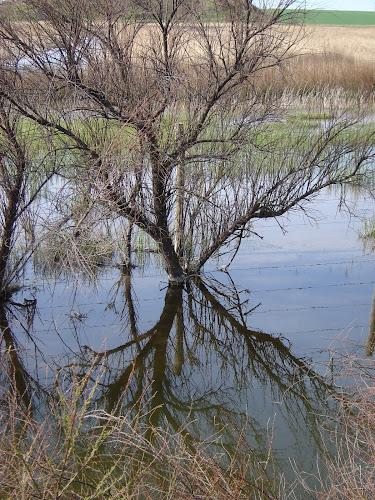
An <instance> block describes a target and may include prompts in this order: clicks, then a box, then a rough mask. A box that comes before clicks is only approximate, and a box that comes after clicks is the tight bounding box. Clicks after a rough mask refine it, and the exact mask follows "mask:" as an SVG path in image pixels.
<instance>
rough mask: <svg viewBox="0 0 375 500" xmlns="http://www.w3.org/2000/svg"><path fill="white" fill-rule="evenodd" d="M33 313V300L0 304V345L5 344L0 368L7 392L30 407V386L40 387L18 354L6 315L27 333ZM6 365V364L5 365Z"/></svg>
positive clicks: (16, 344)
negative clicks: (23, 319) (5, 381)
mask: <svg viewBox="0 0 375 500" xmlns="http://www.w3.org/2000/svg"><path fill="white" fill-rule="evenodd" d="M20 313H22V314H23V315H24V316H26V325H24V324H23V321H22V320H21V318H20ZM34 314H35V301H33V300H31V301H27V300H25V303H24V304H18V303H14V302H9V303H8V305H7V306H5V305H4V304H1V305H0V330H1V337H0V345H1V344H2V343H4V344H5V350H1V369H2V370H4V372H5V376H6V378H7V379H8V384H7V385H8V386H9V392H11V391H15V392H16V395H17V396H19V397H20V398H21V400H22V403H23V404H24V406H25V408H29V407H30V403H31V400H32V387H33V390H35V388H38V389H40V385H39V383H38V382H37V381H36V380H35V379H34V378H33V377H32V376H31V375H30V373H29V372H28V370H27V369H26V367H25V366H24V363H23V361H22V357H21V355H20V352H19V351H20V347H19V345H18V343H17V341H16V339H15V337H14V335H13V333H12V330H11V325H10V323H9V319H8V315H10V316H11V318H12V319H13V320H14V321H17V322H18V323H19V324H20V325H21V327H22V328H23V330H24V331H25V332H27V333H29V329H30V328H31V326H32V321H33V318H34ZM7 365H8V366H7Z"/></svg>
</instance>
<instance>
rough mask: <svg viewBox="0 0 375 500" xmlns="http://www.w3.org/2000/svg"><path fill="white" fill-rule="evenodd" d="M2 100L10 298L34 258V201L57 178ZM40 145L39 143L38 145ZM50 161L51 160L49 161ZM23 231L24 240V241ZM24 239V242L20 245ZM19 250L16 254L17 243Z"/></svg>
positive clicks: (3, 284) (0, 184) (3, 285)
mask: <svg viewBox="0 0 375 500" xmlns="http://www.w3.org/2000/svg"><path fill="white" fill-rule="evenodd" d="M13 111H14V110H13V107H12V105H11V104H9V101H6V100H5V99H2V98H1V99H0V227H1V235H0V298H1V299H4V298H7V297H8V296H9V295H10V293H11V288H12V287H11V285H12V283H13V282H14V280H15V279H16V278H17V276H18V273H19V271H20V270H21V269H22V268H23V267H24V265H25V263H26V262H27V260H28V259H29V258H30V256H31V255H32V253H33V251H34V249H35V245H36V242H37V240H38V238H36V237H35V234H34V230H35V226H36V219H35V217H34V214H33V212H32V208H33V205H34V202H35V200H36V199H37V198H38V196H39V195H40V193H41V191H42V189H43V187H44V186H45V185H46V184H47V182H48V181H49V180H50V179H51V177H52V176H53V175H54V172H55V169H54V163H53V161H50V160H51V158H49V155H48V153H47V151H46V150H45V151H44V154H43V152H42V151H41V149H40V148H41V143H42V141H41V137H39V138H38V139H37V135H36V131H35V127H34V126H33V125H32V124H30V123H29V124H27V123H25V122H24V123H23V124H20V120H19V113H14V112H13ZM36 142H37V144H36ZM48 158H49V159H48ZM21 229H23V233H24V235H25V236H24V238H21ZM21 240H22V242H21ZM17 241H18V243H19V247H18V248H17V254H14V252H13V250H14V249H15V245H16V242H17Z"/></svg>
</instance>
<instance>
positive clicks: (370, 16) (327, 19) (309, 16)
mask: <svg viewBox="0 0 375 500" xmlns="http://www.w3.org/2000/svg"><path fill="white" fill-rule="evenodd" d="M305 22H306V24H331V25H332V24H336V25H346V26H371V25H375V12H362V11H351V10H308V11H306V18H305Z"/></svg>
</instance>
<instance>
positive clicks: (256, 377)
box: [2, 192, 374, 482]
mask: <svg viewBox="0 0 375 500" xmlns="http://www.w3.org/2000/svg"><path fill="white" fill-rule="evenodd" d="M352 198H353V197H352ZM314 206H315V207H316V216H317V219H318V224H317V223H316V222H312V221H309V220H308V219H306V218H304V216H303V215H301V214H300V213H299V214H296V215H291V216H290V217H289V219H288V221H287V223H286V225H285V228H286V230H287V233H286V234H283V233H282V232H281V230H280V229H279V227H278V224H277V222H275V221H269V222H267V223H264V222H261V223H259V225H257V226H254V231H256V232H257V233H259V234H260V235H262V237H263V239H259V238H255V237H254V238H251V239H248V240H246V241H245V242H244V243H243V245H242V246H241V248H240V251H239V252H238V254H237V256H236V258H235V260H234V261H233V263H232V264H231V266H230V267H229V269H228V270H227V272H225V260H224V259H223V260H222V261H212V262H210V265H209V266H207V268H206V270H205V274H204V278H203V279H202V280H200V279H197V280H195V281H193V282H192V283H189V284H188V285H186V286H185V287H184V289H181V288H179V287H168V285H167V281H166V279H165V276H164V274H163V272H162V270H161V269H160V268H159V267H158V266H156V265H154V266H153V265H151V264H150V265H148V266H146V267H144V268H140V267H138V268H134V269H133V270H132V272H131V275H122V274H121V271H120V270H119V269H113V268H104V269H103V270H102V272H101V273H100V274H99V275H98V278H97V280H96V281H95V282H88V281H87V280H86V281H85V280H84V279H76V278H73V277H70V276H67V275H66V273H65V274H61V275H60V276H59V277H58V278H56V277H48V276H46V275H43V276H42V275H38V274H34V273H33V272H32V271H31V270H29V271H28V272H29V274H28V277H27V282H28V284H29V286H28V287H27V288H26V289H25V290H23V291H22V292H19V293H18V294H17V295H15V296H14V297H13V298H12V304H10V305H9V306H7V311H6V313H5V316H6V317H7V318H8V321H9V330H10V332H11V340H9V339H8V343H6V338H5V337H4V338H3V346H2V349H3V351H2V352H3V355H4V353H5V351H4V349H5V347H7V348H8V349H9V345H13V346H14V347H15V351H16V356H17V359H18V361H17V362H18V363H19V380H20V381H21V382H20V383H21V386H20V387H28V389H27V390H26V391H25V393H27V394H28V397H29V398H30V400H33V397H34V403H32V404H35V405H36V407H37V406H38V396H37V394H38V393H39V392H40V391H42V392H43V391H45V390H47V391H52V392H53V390H54V389H53V387H54V383H55V380H56V378H59V379H63V380H64V381H65V383H67V384H69V381H73V380H74V379H75V377H78V378H79V377H82V376H84V374H85V373H88V372H90V371H91V375H90V376H91V379H92V380H93V381H94V380H96V381H97V386H96V388H95V394H94V397H93V401H92V403H91V405H90V409H91V410H93V409H95V408H96V409H101V410H105V411H106V412H113V411H114V409H115V408H116V405H117V404H118V401H119V400H120V399H122V400H123V401H124V404H125V406H124V407H125V408H127V409H128V410H129V411H133V410H135V408H136V407H137V405H138V404H139V402H140V401H142V405H144V406H143V411H145V412H149V418H150V421H151V422H152V424H153V425H155V426H157V427H160V426H161V427H163V426H165V425H167V426H171V428H172V429H174V430H175V431H176V432H177V431H178V430H179V429H180V428H182V427H184V428H185V430H186V432H187V434H188V435H190V438H191V439H192V440H196V439H198V440H208V442H210V443H211V444H212V446H213V447H217V448H218V449H221V447H222V446H223V445H224V446H225V448H226V449H235V447H236V446H237V443H238V440H239V434H236V433H235V432H233V429H237V431H238V432H240V429H242V428H243V429H245V431H244V432H245V438H246V442H247V443H248V445H249V446H250V447H251V449H253V450H255V452H256V454H257V456H258V457H263V460H265V461H266V459H267V455H268V451H269V448H270V445H271V443H272V449H273V460H274V462H273V463H274V467H275V469H276V471H277V473H282V474H284V475H285V477H286V481H287V482H292V481H293V478H294V472H293V468H296V469H297V470H298V471H304V472H312V473H314V472H315V473H316V470H317V469H316V467H317V463H319V459H318V457H319V454H320V452H321V451H322V450H321V434H320V433H321V425H322V423H323V422H325V421H328V425H329V422H330V417H329V416H328V417H327V415H329V412H330V409H331V407H332V404H333V403H332V401H331V400H330V399H329V398H327V394H328V392H329V390H330V389H331V387H330V379H329V377H328V378H327V376H326V374H327V372H329V370H333V369H334V365H335V363H336V362H337V363H339V361H338V360H339V355H338V352H339V351H341V352H342V351H343V350H348V351H350V352H358V353H360V354H363V352H364V345H365V343H366V337H367V333H368V325H369V320H370V311H371V302H372V295H373V289H374V274H373V272H374V257H373V255H372V254H371V253H368V252H366V251H365V250H364V248H363V242H362V241H361V239H360V238H359V236H358V232H359V231H360V230H362V229H363V224H364V223H363V217H364V216H367V217H372V214H373V202H372V201H371V200H370V199H364V198H363V197H361V198H360V199H358V200H354V199H352V200H351V201H350V200H349V201H348V206H349V207H350V208H351V210H352V211H353V214H354V215H353V214H352V215H351V216H349V215H348V213H347V212H345V211H343V212H338V211H337V199H336V197H335V195H334V194H330V193H327V192H326V193H324V194H322V195H321V196H320V197H319V198H318V199H317V201H316V202H315V205H314ZM25 303H28V304H31V305H32V307H31V309H30V308H27V309H25V308H22V307H20V304H22V305H24V304H25ZM17 304H18V305H17ZM26 310H27V311H28V313H26V312H25V311H26ZM30 311H31V312H30ZM3 315H4V314H3ZM5 321H6V319H5ZM336 360H337V361H336ZM22 383H23V384H24V385H23V386H22ZM34 391H35V392H34ZM33 392H34V395H33ZM132 409H133V410H132ZM229 424H230V425H229ZM218 431H222V434H221V435H220V438H216V437H215V435H216V433H217V432H218Z"/></svg>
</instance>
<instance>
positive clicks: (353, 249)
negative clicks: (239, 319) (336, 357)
mask: <svg viewBox="0 0 375 500" xmlns="http://www.w3.org/2000/svg"><path fill="white" fill-rule="evenodd" d="M318 206H319V209H320V216H319V219H320V221H319V223H318V225H316V224H311V223H310V222H309V221H308V220H306V219H305V220H304V217H303V216H301V214H295V215H293V216H291V217H289V220H287V221H285V228H286V230H287V233H286V234H285V235H284V234H283V233H282V232H281V230H280V229H279V227H278V225H277V224H276V222H275V221H271V220H270V221H264V222H263V221H260V222H258V223H257V224H256V225H255V226H254V230H255V231H256V232H257V233H258V234H260V235H261V236H263V237H264V239H263V240H259V239H258V240H257V241H255V240H253V239H251V240H249V241H248V242H247V244H246V245H245V247H244V248H242V249H241V250H240V252H239V254H238V256H237V258H236V260H235V261H234V262H233V264H232V266H231V267H230V272H231V276H232V279H233V280H234V282H235V283H236V285H237V286H238V287H239V288H241V287H242V288H247V289H249V290H250V291H251V304H252V305H253V306H255V305H256V304H258V303H259V302H261V306H259V307H258V308H257V309H256V311H255V312H254V313H253V314H251V315H250V316H249V320H248V322H249V326H250V327H251V328H254V329H260V330H262V331H264V332H267V333H270V334H273V333H274V334H282V335H284V336H286V337H287V338H288V339H289V340H290V341H291V342H292V343H293V345H294V346H295V347H297V348H299V349H302V350H303V349H310V348H313V349H319V348H322V349H325V348H327V346H328V345H330V343H331V341H332V340H333V339H336V338H337V337H339V336H340V337H341V338H342V337H345V338H347V339H348V340H351V341H353V342H355V343H361V344H363V342H364V338H365V337H366V335H367V328H368V323H369V315H370V309H371V299H372V293H373V287H374V257H373V256H372V255H365V254H364V252H363V248H362V243H361V241H359V238H358V232H357V231H358V230H360V229H361V227H362V225H363V222H361V220H360V219H359V218H355V217H352V218H350V217H349V215H348V214H347V213H346V214H345V213H337V202H335V201H334V200H329V199H328V200H324V199H323V197H320V199H319V200H318ZM356 208H357V214H360V215H363V214H364V213H366V211H367V214H369V216H371V215H372V213H373V209H372V208H371V204H370V203H366V202H365V201H362V202H361V203H360V204H357V207H356ZM220 274H222V273H219V274H216V273H215V277H217V279H220Z"/></svg>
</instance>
